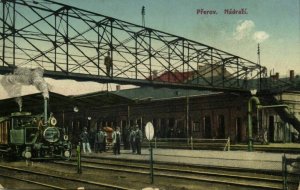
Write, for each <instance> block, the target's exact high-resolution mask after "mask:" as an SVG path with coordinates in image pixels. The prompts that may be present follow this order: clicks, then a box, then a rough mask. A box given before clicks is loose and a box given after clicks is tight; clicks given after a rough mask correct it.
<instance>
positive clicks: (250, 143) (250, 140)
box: [248, 89, 260, 152]
mask: <svg viewBox="0 0 300 190" xmlns="http://www.w3.org/2000/svg"><path fill="white" fill-rule="evenodd" d="M250 92H251V98H250V99H249V101H248V151H249V152H252V151H253V136H252V133H253V131H252V128H253V126H252V111H253V110H252V107H253V104H252V103H253V102H254V103H255V105H256V107H257V109H259V107H260V101H259V99H258V97H256V92H257V90H256V89H252V90H250Z"/></svg>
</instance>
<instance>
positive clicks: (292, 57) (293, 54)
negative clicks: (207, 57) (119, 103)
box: [59, 0, 300, 74]
mask: <svg viewBox="0 0 300 190" xmlns="http://www.w3.org/2000/svg"><path fill="white" fill-rule="evenodd" d="M59 2H61V3H65V4H70V5H72V6H75V7H80V8H82V9H86V10H90V11H93V12H97V13H100V14H103V15H107V16H111V17H115V18H118V19H121V20H124V21H128V22H131V23H135V24H141V22H142V21H141V20H142V19H141V7H142V6H145V7H146V26H147V27H150V28H154V29H157V30H161V31H165V32H168V33H172V34H176V35H179V36H183V37H185V38H188V39H191V40H195V41H198V42H201V43H204V44H207V45H210V46H213V47H215V48H218V49H221V50H224V51H227V52H229V53H233V54H235V55H238V56H241V57H243V58H246V59H249V60H251V61H254V62H256V61H257V43H258V42H260V44H261V64H262V65H264V66H267V68H268V70H272V69H274V70H275V72H280V73H282V74H286V73H288V70H290V69H294V70H295V71H296V74H300V66H298V65H300V63H299V62H300V61H299V60H300V6H299V4H300V3H299V0H285V1H282V0H226V1H224V0H84V1H82V0H62V1H61V0H60V1H59ZM241 8H245V9H247V12H248V14H241V15H238V14H236V15H226V14H224V9H241ZM197 9H204V10H216V11H217V13H218V14H217V15H201V14H197ZM254 36H256V37H254Z"/></svg>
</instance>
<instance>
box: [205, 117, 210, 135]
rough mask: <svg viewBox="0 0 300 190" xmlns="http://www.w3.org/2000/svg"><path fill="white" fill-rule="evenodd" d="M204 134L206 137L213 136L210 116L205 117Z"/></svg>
mask: <svg viewBox="0 0 300 190" xmlns="http://www.w3.org/2000/svg"><path fill="white" fill-rule="evenodd" d="M204 134H205V138H211V120H210V117H209V116H205V117H204Z"/></svg>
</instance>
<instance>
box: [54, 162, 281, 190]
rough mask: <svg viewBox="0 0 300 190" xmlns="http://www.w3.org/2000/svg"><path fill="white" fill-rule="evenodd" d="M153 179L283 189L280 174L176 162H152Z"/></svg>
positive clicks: (145, 168)
mask: <svg viewBox="0 0 300 190" xmlns="http://www.w3.org/2000/svg"><path fill="white" fill-rule="evenodd" d="M55 163H56V164H63V165H69V166H73V167H76V163H75V160H71V161H70V162H55ZM82 167H84V168H87V169H96V170H109V171H115V172H126V173H134V174H139V175H149V165H148V164H146V163H134V164H133V163H130V162H128V161H120V160H102V159H99V158H91V157H89V158H84V157H83V158H82ZM154 171H155V172H154V175H155V178H157V177H161V178H172V179H174V178H175V179H180V180H188V181H203V182H209V183H218V184H223V185H231V186H235V187H237V188H238V187H245V188H247V187H249V188H253V189H270V190H272V189H274V190H278V189H282V183H283V182H282V177H281V176H274V175H269V174H257V173H249V172H248V173H247V172H241V171H226V170H224V169H220V168H219V169H217V168H211V169H207V168H201V167H185V166H179V165H165V164H155V167H154Z"/></svg>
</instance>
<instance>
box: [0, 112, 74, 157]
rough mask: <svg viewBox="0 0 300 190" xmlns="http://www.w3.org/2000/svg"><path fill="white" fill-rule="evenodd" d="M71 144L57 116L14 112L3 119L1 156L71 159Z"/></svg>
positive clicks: (0, 127)
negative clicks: (58, 123) (59, 124)
mask: <svg viewBox="0 0 300 190" xmlns="http://www.w3.org/2000/svg"><path fill="white" fill-rule="evenodd" d="M71 151H72V147H71V142H70V141H69V139H68V135H66V134H65V131H64V129H63V128H62V127H59V126H57V120H56V119H55V117H54V116H53V115H50V117H49V119H47V113H45V114H44V115H43V114H41V115H32V114H31V113H30V112H14V113H11V115H10V116H7V117H0V154H1V153H2V154H3V155H9V157H23V158H26V159H54V158H59V159H69V158H70V157H71Z"/></svg>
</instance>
